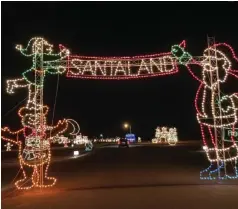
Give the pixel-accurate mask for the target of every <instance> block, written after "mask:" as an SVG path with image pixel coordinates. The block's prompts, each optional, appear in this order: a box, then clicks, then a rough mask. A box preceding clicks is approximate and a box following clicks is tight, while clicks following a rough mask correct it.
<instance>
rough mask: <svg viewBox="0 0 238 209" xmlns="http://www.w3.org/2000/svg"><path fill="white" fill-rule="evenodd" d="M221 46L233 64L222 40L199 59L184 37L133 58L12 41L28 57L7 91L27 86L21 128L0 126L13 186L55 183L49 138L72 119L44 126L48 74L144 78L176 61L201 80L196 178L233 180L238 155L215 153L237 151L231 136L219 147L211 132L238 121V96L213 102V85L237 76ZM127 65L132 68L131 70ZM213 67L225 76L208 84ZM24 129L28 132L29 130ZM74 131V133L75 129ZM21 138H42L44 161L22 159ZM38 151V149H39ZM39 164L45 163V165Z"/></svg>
mask: <svg viewBox="0 0 238 209" xmlns="http://www.w3.org/2000/svg"><path fill="white" fill-rule="evenodd" d="M220 46H224V47H226V48H228V49H229V51H230V52H231V54H232V57H233V59H234V60H235V61H236V62H238V58H237V56H236V55H235V52H234V50H233V48H232V47H231V46H230V45H228V44H226V43H219V44H215V43H214V44H213V45H211V46H209V47H208V48H207V49H205V50H204V53H203V56H200V57H194V56H192V55H191V54H190V53H188V52H187V51H186V50H185V48H186V42H185V41H182V42H181V43H180V44H178V45H174V46H172V47H171V51H170V52H166V53H159V54H152V55H142V56H134V57H87V56H77V55H71V54H70V51H69V50H68V49H66V48H65V47H64V46H63V45H59V49H60V52H59V53H56V54H53V45H51V44H49V43H48V42H47V41H46V40H45V39H43V38H40V37H36V38H32V39H31V40H30V41H29V43H28V45H27V47H25V48H23V47H22V46H21V45H17V47H16V49H17V50H19V51H20V52H21V54H23V55H24V56H25V57H27V58H29V59H32V67H31V68H30V69H29V70H26V71H25V72H23V73H22V77H21V78H19V79H14V80H8V81H7V92H8V93H10V94H13V93H14V92H15V91H14V90H15V89H18V88H27V89H28V101H27V104H26V105H25V106H24V107H22V108H20V110H19V112H18V115H19V116H20V118H21V123H22V128H21V129H19V130H18V131H16V132H13V131H11V130H10V129H9V128H8V127H5V128H2V136H1V137H2V139H3V140H5V141H8V142H11V143H14V144H16V145H17V146H18V149H19V150H18V151H19V162H20V166H21V169H22V171H23V176H24V178H23V179H20V180H18V181H17V182H16V183H15V185H16V187H17V188H18V189H30V188H33V187H41V188H45V187H50V186H53V185H54V184H55V183H56V179H55V178H53V177H48V176H47V173H48V169H49V165H50V159H51V152H50V144H51V141H52V140H53V138H54V137H56V136H58V135H59V134H62V133H64V132H65V131H66V130H67V129H68V125H69V124H70V125H72V121H71V122H70V121H69V120H67V119H63V120H62V121H59V122H58V124H57V125H56V126H48V125H47V123H46V116H47V114H48V110H49V108H48V107H47V106H45V105H44V104H43V88H44V78H45V76H46V75H47V74H63V73H66V76H67V77H73V78H80V79H105V80H127V79H140V78H142V79H143V78H146V77H157V76H166V75H172V74H175V73H178V66H179V65H184V66H186V67H187V69H188V71H189V72H190V74H191V75H192V76H193V77H194V78H195V79H196V80H197V81H199V82H200V86H199V88H198V91H197V93H196V95H195V108H196V111H197V120H198V122H199V124H200V127H201V133H202V138H203V142H204V146H205V147H206V148H205V152H206V154H207V158H208V160H209V161H210V162H211V166H209V167H208V168H207V169H205V170H204V171H202V172H201V178H202V179H214V178H216V177H211V176H213V174H218V178H220V179H225V178H229V179H234V178H238V175H237V173H238V172H237V166H236V165H237V158H238V154H236V155H235V156H233V157H230V158H226V157H225V158H224V155H223V156H222V157H221V156H220V153H222V152H226V151H229V150H230V149H231V148H232V149H233V148H234V149H236V150H238V148H237V145H236V143H235V142H234V139H233V138H232V139H231V141H232V145H229V147H224V146H223V147H222V148H221V142H222V140H221V139H219V140H218V139H217V138H216V137H214V134H213V132H214V130H215V131H216V132H217V131H219V130H221V129H222V128H224V127H226V128H235V125H236V124H237V110H238V107H237V106H236V104H235V102H234V101H235V100H237V99H238V93H232V94H229V95H224V96H222V97H219V105H217V104H216V103H215V102H214V98H215V97H216V96H217V95H219V92H218V90H217V89H218V86H219V85H220V84H222V83H225V82H226V80H227V77H228V76H233V77H235V78H238V75H237V73H238V70H234V69H233V68H232V62H231V61H230V60H229V59H228V57H227V56H226V54H225V53H223V52H222V51H221V50H219V49H217V48H219V47H220ZM48 58H50V59H49V60H48ZM220 61H223V62H224V63H225V64H224V65H222V66H219V67H218V66H217V65H216V62H220ZM190 65H198V66H200V67H201V68H202V76H200V77H199V76H196V75H195V73H194V72H193V71H192V70H191V67H190ZM132 68H135V70H134V72H133V69H132ZM218 68H219V70H223V71H224V72H225V76H223V77H222V78H221V77H219V75H217V76H212V79H213V83H212V84H211V85H210V84H209V83H207V76H208V74H211V75H212V74H213V73H214V72H215V71H216V72H217V71H218ZM88 73H89V74H88ZM32 75H34V76H33V79H32V78H31V76H32ZM202 90H203V94H202V102H201V103H199V97H200V92H201V91H202ZM208 92H209V93H211V94H212V95H213V97H211V98H210V99H211V100H210V105H211V107H212V112H213V113H212V116H211V117H212V120H213V121H212V122H213V123H209V122H208V121H207V119H208V114H207V113H206V107H205V106H206V105H205V100H206V99H207V93H208ZM206 101H207V100H206ZM226 101H229V102H230V104H229V106H225V105H224V104H223V103H225V102H226ZM214 106H215V108H214ZM217 111H220V112H221V113H222V115H220V116H217ZM231 112H232V113H231ZM223 119H224V120H228V119H229V120H230V122H229V123H225V124H224V123H221V124H217V121H218V120H219V121H221V120H223ZM73 127H74V128H75V127H76V126H74V125H73ZM76 129H77V128H76ZM204 129H206V131H207V132H208V133H209V137H207V135H206V133H205V132H204ZM29 131H30V134H29V133H28V132H29ZM75 133H77V131H76V132H75ZM19 135H22V137H19ZM29 137H32V138H29ZM37 137H39V138H40V140H38V139H37ZM26 139H27V140H28V141H27V146H29V144H30V146H33V145H32V141H33V142H34V143H35V142H36V141H40V142H41V143H43V141H44V140H46V142H47V143H46V142H45V146H43V147H45V148H43V149H46V150H47V155H46V156H47V157H46V159H45V160H42V159H40V163H38V164H36V163H35V164H34V163H33V164H31V163H27V162H26V161H25V159H24V158H23V155H22V152H23V150H24V149H25V147H26V145H25V146H24V145H23V143H22V141H26ZM32 139H33V140H32ZM208 141H209V142H211V144H212V145H208V143H207V142H208ZM40 150H42V148H41V149H40ZM211 153H216V157H215V158H214V159H212V158H211V157H210V154H211ZM39 157H40V158H45V156H44V155H41V154H40V155H39ZM215 162H216V163H217V166H216V168H215V169H212V167H213V166H214V163H215ZM227 162H233V163H235V167H234V168H235V170H234V175H233V176H230V175H227V174H226V173H225V175H224V176H221V175H220V170H221V168H223V167H226V163H227ZM43 165H44V166H45V167H44V168H43ZM24 166H27V167H31V168H32V172H31V174H30V176H31V177H30V176H29V175H27V174H26V172H25V170H24ZM41 169H43V170H44V178H45V179H46V180H51V181H52V183H51V184H48V185H47V184H42V183H39V179H40V178H41V175H40V174H39V173H40V170H41ZM211 169H212V170H211ZM204 173H207V174H206V175H207V176H206V177H204ZM27 177H28V178H31V180H32V184H31V185H30V186H21V185H20V183H22V182H24V181H25V180H26V178H27Z"/></svg>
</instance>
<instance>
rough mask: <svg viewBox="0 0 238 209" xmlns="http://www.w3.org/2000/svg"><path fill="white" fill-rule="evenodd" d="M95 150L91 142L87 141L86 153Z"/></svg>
mask: <svg viewBox="0 0 238 209" xmlns="http://www.w3.org/2000/svg"><path fill="white" fill-rule="evenodd" d="M92 149H93V143H92V142H91V141H90V140H86V141H85V151H87V152H89V151H92Z"/></svg>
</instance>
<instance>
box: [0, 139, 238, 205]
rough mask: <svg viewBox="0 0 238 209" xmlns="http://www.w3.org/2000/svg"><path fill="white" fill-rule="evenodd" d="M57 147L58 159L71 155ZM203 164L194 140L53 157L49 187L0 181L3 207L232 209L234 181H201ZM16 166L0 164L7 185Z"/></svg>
mask: <svg viewBox="0 0 238 209" xmlns="http://www.w3.org/2000/svg"><path fill="white" fill-rule="evenodd" d="M59 152H60V154H59V153H58V157H59V156H61V157H62V159H63V158H65V157H67V156H68V157H70V155H72V150H71V152H70V151H67V150H61V151H59ZM55 155H56V156H57V153H55ZM53 156H54V155H53ZM56 156H55V157H56ZM2 163H3V162H2ZM206 167H208V163H207V161H206V158H205V154H204V153H203V152H202V151H201V145H200V144H199V143H192V142H191V143H190V142H189V143H188V142H186V143H180V144H178V145H177V146H158V145H151V144H143V145H140V146H131V147H130V148H118V147H117V146H115V145H110V146H107V147H100V148H96V149H95V150H94V151H93V152H91V153H90V154H89V155H87V156H85V157H82V158H77V159H72V158H71V159H68V160H67V161H64V160H63V161H55V162H53V163H52V166H51V168H50V171H49V176H55V177H57V178H58V183H57V185H56V186H55V187H54V188H51V189H47V190H33V191H31V192H23V193H22V192H21V193H17V192H15V191H14V190H13V191H6V190H4V189H5V186H2V194H3V193H4V195H3V196H2V198H3V199H2V208H6V209H11V208H14V209H15V208H24V209H28V208H29V209H38V208H43V207H44V208H46V209H50V208H57V209H61V208H62V209H63V208H66V209H67V208H81V209H84V208H85V209H96V208H98V209H101V208H103V209H107V208H110V209H111V208H114V209H117V208H120V209H121V208H123V209H124V208H128V209H134V208H136V209H138V208H143V209H147V208H161V209H164V208H168V209H173V208H174V209H180V208H181V209H186V208H188V209H197V208H199V209H200V208H209V209H213V208H216V209H219V208H223V209H233V208H234V209H237V204H238V198H237V197H238V196H237V195H238V181H237V180H229V181H214V182H213V181H202V180H200V179H199V172H200V170H202V169H204V168H206ZM17 171H18V167H17V166H10V167H9V166H3V165H2V184H3V183H4V184H5V185H6V186H7V185H9V183H10V182H11V181H12V180H13V178H14V177H15V175H16V173H17ZM3 191H4V192H3Z"/></svg>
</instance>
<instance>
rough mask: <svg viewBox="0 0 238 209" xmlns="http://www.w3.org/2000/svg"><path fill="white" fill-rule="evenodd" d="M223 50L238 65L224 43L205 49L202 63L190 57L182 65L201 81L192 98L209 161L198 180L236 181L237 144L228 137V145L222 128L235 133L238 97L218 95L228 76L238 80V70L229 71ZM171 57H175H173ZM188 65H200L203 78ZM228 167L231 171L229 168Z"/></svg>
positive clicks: (229, 64)
mask: <svg viewBox="0 0 238 209" xmlns="http://www.w3.org/2000/svg"><path fill="white" fill-rule="evenodd" d="M222 48H223V50H225V49H226V50H227V49H228V50H229V51H230V52H231V54H232V57H233V60H234V62H236V63H237V62H238V58H237V56H236V55H235V53H234V50H233V49H232V48H231V46H229V45H228V44H226V43H219V44H215V43H212V44H211V45H210V46H209V47H208V48H207V49H205V50H204V53H203V60H202V61H201V62H195V61H194V62H193V63H192V62H190V63H189V61H190V60H191V58H189V60H185V61H183V62H182V64H184V65H186V66H187V68H188V69H189V72H190V73H191V74H192V76H193V77H194V78H195V79H196V80H198V81H199V82H200V86H199V88H198V91H197V93H196V97H195V107H196V110H197V120H198V122H199V123H200V127H201V133H202V138H203V143H204V150H205V152H206V155H207V158H208V160H209V161H210V162H211V165H210V166H209V167H208V168H207V169H205V170H203V171H201V173H200V178H201V179H216V178H218V179H234V178H238V172H237V158H238V147H237V144H236V143H235V140H234V137H233V136H231V137H230V140H229V142H226V141H225V140H224V134H223V133H224V128H229V129H231V130H234V129H235V126H236V125H237V115H238V114H237V110H238V103H237V101H238V100H237V98H238V96H237V95H238V94H237V93H232V94H224V95H221V88H222V87H223V85H224V84H225V83H226V82H227V78H228V76H233V77H235V78H238V76H237V75H236V73H237V72H238V70H234V69H232V62H231V61H230V60H229V59H228V56H227V55H226V54H225V53H224V52H223V51H222ZM172 51H173V47H172ZM182 51H183V52H185V51H184V50H182ZM174 56H177V55H176V54H174ZM180 57H181V56H178V57H177V59H178V60H179V59H180ZM189 64H197V65H199V66H200V67H201V68H202V73H201V74H202V76H200V77H199V76H197V75H195V73H194V72H192V71H191V69H190V67H189ZM208 104H209V105H208ZM230 167H232V169H229V168H230Z"/></svg>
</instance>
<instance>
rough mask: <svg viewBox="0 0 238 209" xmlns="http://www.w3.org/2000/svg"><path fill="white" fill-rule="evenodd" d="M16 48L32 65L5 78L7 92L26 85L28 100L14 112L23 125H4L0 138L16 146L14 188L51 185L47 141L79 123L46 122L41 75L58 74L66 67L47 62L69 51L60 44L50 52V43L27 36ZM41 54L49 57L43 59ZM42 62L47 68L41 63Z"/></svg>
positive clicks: (51, 47) (65, 54)
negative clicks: (14, 129) (16, 75)
mask: <svg viewBox="0 0 238 209" xmlns="http://www.w3.org/2000/svg"><path fill="white" fill-rule="evenodd" d="M16 49H17V50H19V51H20V52H21V53H22V54H23V55H24V56H26V57H28V58H30V59H32V67H31V68H30V70H27V71H25V72H23V73H22V78H19V79H14V80H7V92H8V93H10V94H13V93H14V92H15V89H18V88H27V89H28V100H27V103H26V105H25V106H24V107H21V108H20V109H19V111H18V115H19V116H20V118H21V123H22V126H23V128H22V129H20V130H19V131H17V132H12V131H10V129H9V128H6V127H5V128H2V134H1V137H2V139H3V140H5V141H8V142H11V143H14V144H16V145H17V146H18V153H19V154H18V158H19V163H20V167H21V170H22V174H23V178H22V179H20V180H18V181H16V182H15V185H16V187H17V188H18V189H31V188H32V187H40V188H46V187H51V186H53V185H55V183H56V178H54V177H48V169H49V165H50V161H51V148H50V144H51V143H52V142H53V141H54V138H55V137H56V136H58V134H62V133H64V132H65V131H66V130H67V129H68V125H69V124H70V125H72V126H73V132H72V133H78V132H77V131H78V130H79V126H78V124H77V123H76V122H75V121H74V120H71V119H69V120H66V119H64V120H61V121H58V124H57V125H56V126H48V125H47V115H48V112H49V108H48V107H47V106H45V105H43V87H44V77H45V75H47V73H50V74H61V73H63V72H64V71H65V70H66V69H65V68H62V66H58V67H51V66H50V65H49V63H51V62H55V61H58V60H61V59H63V58H65V57H66V56H68V55H69V51H68V50H67V49H66V48H64V47H63V46H60V52H59V53H58V54H53V53H52V52H53V45H51V44H49V43H48V42H47V41H46V40H44V39H43V38H38V37H37V38H33V39H31V40H30V41H29V43H28V45H27V47H26V48H24V47H23V46H22V45H17V46H16ZM45 56H48V57H50V58H51V60H50V61H44V57H45ZM46 63H47V64H48V67H46V66H45V65H46ZM26 170H27V172H26Z"/></svg>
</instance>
